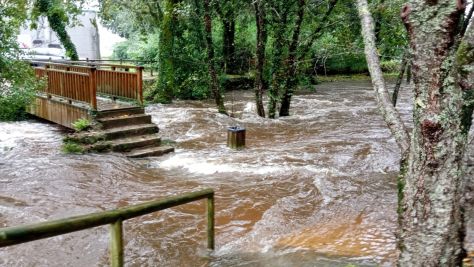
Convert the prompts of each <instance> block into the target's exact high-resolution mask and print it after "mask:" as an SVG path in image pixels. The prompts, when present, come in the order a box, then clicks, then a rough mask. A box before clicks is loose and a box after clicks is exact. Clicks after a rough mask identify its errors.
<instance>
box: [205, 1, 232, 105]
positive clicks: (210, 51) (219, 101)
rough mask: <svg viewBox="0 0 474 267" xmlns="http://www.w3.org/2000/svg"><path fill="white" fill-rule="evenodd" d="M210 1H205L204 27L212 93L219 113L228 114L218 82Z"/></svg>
mask: <svg viewBox="0 0 474 267" xmlns="http://www.w3.org/2000/svg"><path fill="white" fill-rule="evenodd" d="M210 9H211V8H210V5H209V0H204V26H205V28H206V33H205V35H206V47H207V60H208V69H209V76H210V78H211V84H210V86H211V92H212V94H213V96H214V100H215V101H216V105H217V109H218V111H219V113H222V114H227V111H226V109H225V106H224V98H223V97H222V92H221V90H220V86H219V81H218V80H217V73H216V68H215V63H214V60H215V59H214V47H213V44H212V20H211V10H210Z"/></svg>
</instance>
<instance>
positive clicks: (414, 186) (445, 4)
mask: <svg viewBox="0 0 474 267" xmlns="http://www.w3.org/2000/svg"><path fill="white" fill-rule="evenodd" d="M357 2H358V9H359V14H360V17H361V21H362V32H363V36H364V42H365V45H366V56H367V62H368V64H369V69H370V70H371V75H373V73H372V71H373V70H374V69H380V66H376V65H377V64H374V63H378V62H374V61H373V60H372V59H371V57H373V56H375V57H377V54H376V50H375V46H374V45H373V42H372V43H371V41H373V39H374V33H373V22H372V21H371V17H370V13H369V10H368V7H367V1H366V0H357ZM463 11H464V5H463V4H462V1H451V0H438V1H422V0H411V1H410V2H409V3H408V4H407V5H406V6H405V7H404V8H403V10H402V19H403V20H404V22H405V25H406V27H407V30H408V33H409V39H410V47H411V49H412V62H413V63H412V64H413V81H414V83H415V89H414V96H415V99H414V107H413V120H414V123H413V124H414V125H413V131H412V134H411V142H410V148H409V151H408V153H404V150H403V149H402V164H401V169H400V175H399V183H398V185H399V210H398V214H399V235H398V248H399V250H400V257H399V265H400V266H461V264H462V258H463V256H464V250H463V247H462V244H463V238H464V230H465V229H464V224H463V209H462V204H463V203H462V195H463V187H462V185H463V171H464V166H463V164H462V159H463V156H464V153H465V148H466V142H467V133H468V131H469V128H470V124H471V119H472V110H473V104H472V99H473V95H474V93H473V89H472V83H471V82H472V71H471V70H472V67H473V66H472V65H473V64H472V63H473V61H474V56H473V55H474V53H473V52H474V31H473V30H474V29H473V27H471V26H470V27H469V29H468V31H467V33H466V36H465V38H464V39H463V41H462V42H461V44H460V45H459V49H457V47H458V46H457V45H456V42H455V35H456V33H457V29H458V23H459V21H460V17H461V16H462V14H463ZM377 60H378V58H377ZM377 60H375V61H377ZM469 76H471V77H469ZM469 78H471V79H469ZM377 79H378V77H377V75H375V76H372V80H373V83H374V87H377V85H376V84H377V83H378V81H377ZM379 103H382V105H383V106H385V108H388V106H389V104H388V103H384V102H380V101H379ZM390 106H391V105H390ZM390 112H396V111H395V110H392V111H390ZM385 119H386V121H387V123H388V125H389V126H391V127H392V125H391V123H392V122H390V121H389V120H387V118H386V117H385ZM397 121H398V119H397ZM395 139H396V140H397V141H398V143H399V145H400V147H402V148H403V147H405V146H406V144H405V142H401V141H404V140H400V138H397V136H395Z"/></svg>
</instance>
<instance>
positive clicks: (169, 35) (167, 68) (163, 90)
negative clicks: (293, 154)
mask: <svg viewBox="0 0 474 267" xmlns="http://www.w3.org/2000/svg"><path fill="white" fill-rule="evenodd" d="M176 1H177V0H166V1H165V6H164V14H163V21H162V22H161V25H160V26H161V27H160V40H159V45H160V46H159V49H160V50H159V53H158V64H159V66H158V68H159V69H158V80H157V83H156V85H155V90H154V94H153V100H154V101H155V102H160V103H171V102H172V101H173V98H174V58H173V57H174V55H173V50H174V49H173V46H174V30H173V24H174V23H175V16H174V14H173V13H174V5H175V2H176Z"/></svg>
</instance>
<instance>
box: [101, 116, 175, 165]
mask: <svg viewBox="0 0 474 267" xmlns="http://www.w3.org/2000/svg"><path fill="white" fill-rule="evenodd" d="M96 120H97V121H98V122H99V123H100V124H101V125H102V131H103V132H102V134H103V136H104V137H105V140H106V141H108V142H110V143H111V146H112V147H111V149H112V151H115V152H122V153H125V155H126V156H127V157H131V158H142V157H153V156H161V155H163V154H166V153H169V152H173V151H174V148H173V147H171V146H164V145H161V138H160V137H159V136H158V132H159V128H158V126H157V125H156V124H153V123H152V122H151V116H150V115H147V114H145V110H144V109H143V108H140V107H132V108H122V109H114V110H106V111H100V112H99V113H98V114H97V116H96Z"/></svg>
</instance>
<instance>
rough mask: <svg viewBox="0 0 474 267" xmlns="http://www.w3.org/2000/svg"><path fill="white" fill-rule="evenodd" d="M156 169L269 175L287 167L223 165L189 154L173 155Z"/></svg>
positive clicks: (157, 165) (199, 172) (196, 172)
mask: <svg viewBox="0 0 474 267" xmlns="http://www.w3.org/2000/svg"><path fill="white" fill-rule="evenodd" d="M155 164H156V165H155V166H156V167H159V168H163V169H166V170H173V169H185V170H186V171H188V172H190V173H195V174H207V175H208V174H215V173H233V172H239V173H249V174H250V173H251V174H259V175H263V174H269V173H276V172H283V171H287V170H288V167H282V166H261V165H259V164H245V163H244V164H242V163H225V162H220V161H215V160H212V159H211V160H209V159H208V160H206V159H205V158H204V157H199V155H192V154H189V153H183V154H175V155H173V156H171V157H170V158H168V159H166V160H164V161H161V162H156V163H155Z"/></svg>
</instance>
